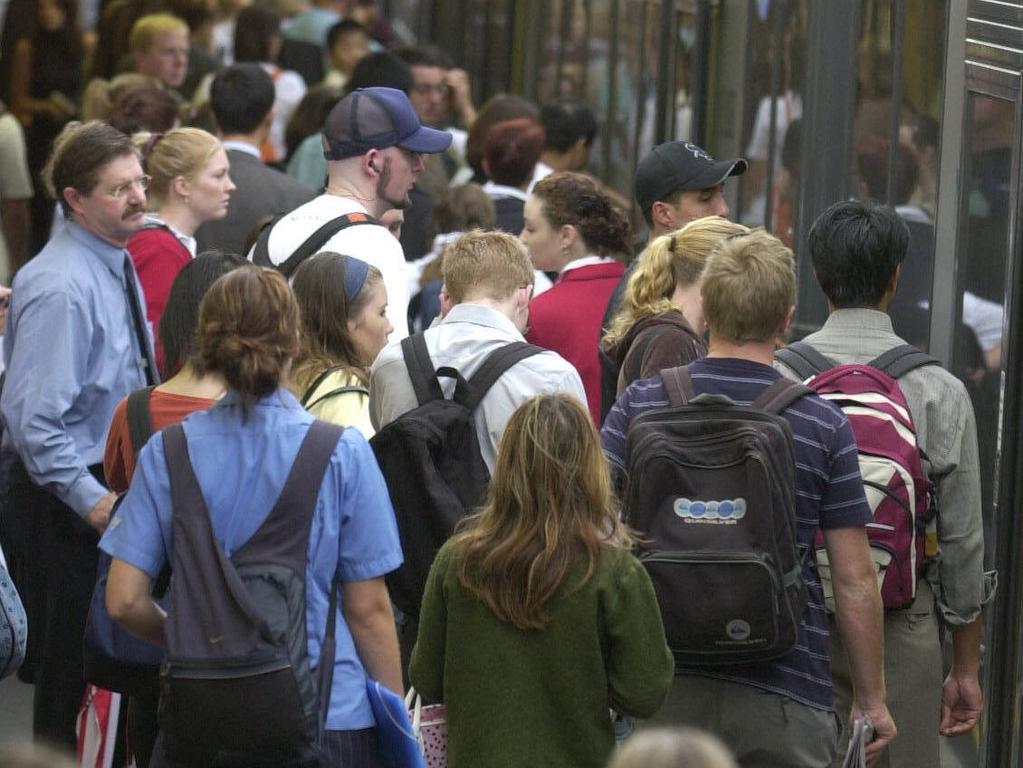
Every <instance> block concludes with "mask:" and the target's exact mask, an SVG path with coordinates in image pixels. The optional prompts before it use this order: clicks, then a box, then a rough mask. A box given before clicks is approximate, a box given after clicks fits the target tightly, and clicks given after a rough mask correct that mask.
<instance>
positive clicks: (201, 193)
mask: <svg viewBox="0 0 1023 768" xmlns="http://www.w3.org/2000/svg"><path fill="white" fill-rule="evenodd" d="M134 141H135V145H136V146H137V147H139V148H140V150H141V152H142V164H143V167H144V168H145V170H146V173H147V174H148V182H149V186H148V189H147V198H148V204H149V209H150V211H151V212H152V213H151V214H150V215H149V216H148V217H147V226H146V228H145V229H142V230H141V231H139V232H137V233H136V234H134V235H133V236H132V238H131V239H130V240H129V241H128V253H130V254H131V260H132V262H133V263H134V265H135V271H136V272H137V273H138V277H139V282H140V283H142V289H143V290H144V291H145V294H146V317H147V319H148V320H149V322H151V323H152V324H153V327H154V328H157V327H159V324H160V315H162V314H163V308H164V306H165V305H166V303H167V295H168V294H169V293H170V288H171V284H172V283H173V282H174V278H175V277H177V274H178V272H180V271H181V268H182V267H184V266H185V264H187V263H188V262H189V261H191V260H192V259H193V258H194V257H195V249H196V243H195V231H196V230H197V229H198V228H199V225H200V224H202V223H203V222H204V221H209V220H211V219H222V218H223V217H224V216H226V215H227V206H228V202H229V201H230V199H231V192H232V191H234V188H235V187H234V184H233V183H232V182H231V177H230V175H229V171H230V166H229V163H228V160H227V153H226V152H224V147H223V145H222V144H221V143H220V139H218V138H217V137H216V136H214V135H213V134H211V133H207V132H206V131H203V130H200V129H199V128H175V129H174V130H172V131H168V132H167V133H162V134H161V133H153V134H148V133H141V134H136V135H135V137H134ZM157 357H162V355H161V353H160V351H159V349H158V350H157Z"/></svg>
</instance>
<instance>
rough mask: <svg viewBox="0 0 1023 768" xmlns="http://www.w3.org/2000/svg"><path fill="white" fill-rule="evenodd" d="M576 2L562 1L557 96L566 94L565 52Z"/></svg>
mask: <svg viewBox="0 0 1023 768" xmlns="http://www.w3.org/2000/svg"><path fill="white" fill-rule="evenodd" d="M574 2H575V0H561V17H560V19H559V21H558V74H557V78H556V79H555V84H556V88H555V91H554V94H555V96H556V97H557V96H561V94H562V93H564V85H565V83H564V80H565V50H566V49H567V48H568V36H569V33H570V32H571V30H572V26H571V24H572V12H571V7H572V4H573V3H574Z"/></svg>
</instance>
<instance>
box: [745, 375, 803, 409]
mask: <svg viewBox="0 0 1023 768" xmlns="http://www.w3.org/2000/svg"><path fill="white" fill-rule="evenodd" d="M812 393H813V390H812V389H810V388H809V387H807V386H804V385H803V384H799V383H797V382H795V381H792V379H786V378H785V377H784V376H783V377H781V378H780V379H778V380H777V381H776V382H774V383H773V384H771V385H770V386H768V387H767V389H765V390H764V391H763V392H761V393H760V395H759V396H758V397H757V399H756V400H754V401H753V403H752V407H753V408H756V409H758V410H761V411H767V412H768V413H774V414H780V413H781V412H782V411H784V410H785V409H786V408H788V407H789V406H790V405H792V404H793V403H794V402H796V400H798V399H799V398H801V397H802V396H803V395H809V394H812Z"/></svg>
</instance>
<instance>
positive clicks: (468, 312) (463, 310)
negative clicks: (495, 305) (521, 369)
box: [440, 303, 525, 341]
mask: <svg viewBox="0 0 1023 768" xmlns="http://www.w3.org/2000/svg"><path fill="white" fill-rule="evenodd" d="M447 323H472V324H473V325H482V326H485V327H487V328H494V329H495V330H498V331H501V332H502V333H506V334H509V335H511V336H514V337H515V338H516V340H518V341H524V340H525V339H524V338H523V336H522V334H521V333H520V332H519V329H518V328H516V327H515V323H513V322H512V321H511V320H509V319H508V318H507V317H506V316H505V315H502V314H501V313H500V312H498V311H497V310H496V309H492V308H491V307H486V306H483V305H482V304H470V303H465V304H456V305H455V306H453V307H452V308H451V311H450V312H448V313H447V315H446V316H445V317H444V319H443V320H441V322H440V324H441V325H445V324H447Z"/></svg>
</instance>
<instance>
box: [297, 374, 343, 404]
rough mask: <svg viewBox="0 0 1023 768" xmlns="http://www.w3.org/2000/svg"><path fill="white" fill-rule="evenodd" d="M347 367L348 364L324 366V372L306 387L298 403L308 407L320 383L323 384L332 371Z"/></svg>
mask: <svg viewBox="0 0 1023 768" xmlns="http://www.w3.org/2000/svg"><path fill="white" fill-rule="evenodd" d="M345 367H346V366H344V365H332V366H330V367H328V368H324V369H323V372H322V373H321V374H320V375H319V376H317V377H316V378H315V379H313V383H312V384H310V385H309V386H308V387H307V388H306V391H305V392H303V393H302V397H301V398H300V399H299V401H298V404H299V405H301V406H302V407H303V408H305V407H306V403H307V402H309V398H311V397H312V396H313V393H314V392H316V390H317V389H318V388H319V386H320V384H322V383H323V382H324V381H325V380H326V378H327V377H328V376H330V374H332V373H334V372H336V371H340V370H342V369H343V368H345Z"/></svg>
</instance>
